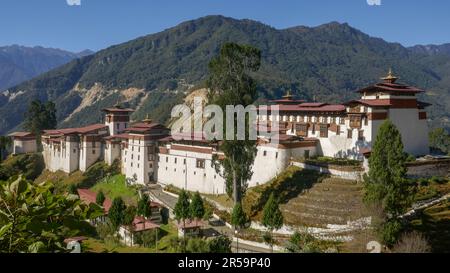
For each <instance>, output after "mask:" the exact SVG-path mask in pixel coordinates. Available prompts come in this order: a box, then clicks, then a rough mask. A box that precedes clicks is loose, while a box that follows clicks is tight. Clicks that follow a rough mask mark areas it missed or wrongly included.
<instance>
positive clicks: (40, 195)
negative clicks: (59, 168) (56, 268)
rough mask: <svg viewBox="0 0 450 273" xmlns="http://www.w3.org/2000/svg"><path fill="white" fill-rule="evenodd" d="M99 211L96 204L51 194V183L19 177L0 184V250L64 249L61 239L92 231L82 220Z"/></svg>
mask: <svg viewBox="0 0 450 273" xmlns="http://www.w3.org/2000/svg"><path fill="white" fill-rule="evenodd" d="M102 214H103V210H102V209H101V208H100V207H99V206H98V205H96V204H91V205H89V206H87V205H85V204H83V203H82V201H81V200H79V199H76V198H69V197H68V196H66V195H62V194H55V192H54V185H53V184H51V183H42V184H39V185H36V184H33V183H31V182H29V181H26V180H24V179H22V177H19V178H18V179H17V180H15V181H13V182H10V183H3V184H2V185H1V186H0V252H8V253H17V252H66V251H67V250H66V245H65V244H64V240H65V239H66V238H68V237H73V236H81V235H88V236H89V235H92V227H91V226H90V224H89V223H88V222H87V221H85V220H87V219H95V218H97V217H99V216H101V215H102ZM94 232H95V231H94Z"/></svg>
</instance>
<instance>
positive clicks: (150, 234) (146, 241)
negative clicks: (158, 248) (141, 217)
mask: <svg viewBox="0 0 450 273" xmlns="http://www.w3.org/2000/svg"><path fill="white" fill-rule="evenodd" d="M156 232H157V230H146V231H142V232H139V233H137V234H136V235H134V238H135V242H136V243H137V244H139V245H142V246H144V247H151V246H152V245H154V244H156V238H157V235H156Z"/></svg>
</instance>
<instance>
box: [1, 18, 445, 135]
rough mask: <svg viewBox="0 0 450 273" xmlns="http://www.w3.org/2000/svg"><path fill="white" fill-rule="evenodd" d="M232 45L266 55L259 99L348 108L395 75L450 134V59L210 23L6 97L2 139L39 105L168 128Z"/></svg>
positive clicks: (94, 60) (344, 32)
mask: <svg viewBox="0 0 450 273" xmlns="http://www.w3.org/2000/svg"><path fill="white" fill-rule="evenodd" d="M225 42H238V43H245V44H251V45H254V46H256V47H258V48H260V49H261V51H262V57H263V63H262V67H261V69H260V71H259V72H258V73H256V74H255V77H256V78H257V79H258V80H259V92H260V100H261V101H263V100H264V99H266V98H273V97H278V96H280V95H281V94H283V93H284V92H285V90H286V89H292V90H293V93H294V94H296V95H297V96H298V97H299V98H302V99H306V100H310V101H311V100H317V101H319V100H320V101H329V102H344V101H346V100H349V99H352V98H355V97H357V94H355V92H354V91H356V90H357V89H359V88H362V87H365V86H367V85H369V84H372V83H374V82H378V81H379V78H380V77H382V76H384V75H385V74H386V73H387V70H388V69H389V67H392V68H393V70H394V72H395V74H397V75H398V76H400V77H401V80H400V82H404V83H408V84H411V85H416V86H418V87H421V88H424V89H427V90H428V93H427V94H425V95H422V96H423V97H422V99H423V100H425V101H427V102H430V103H433V106H432V107H431V108H430V109H429V110H430V112H431V117H432V119H433V121H432V123H433V125H434V126H446V127H450V121H449V119H450V114H449V113H450V111H449V110H450V54H446V53H444V52H438V53H436V54H430V53H429V52H427V51H426V50H425V51H424V50H419V49H418V48H405V47H403V46H402V45H400V44H397V43H388V42H385V41H384V40H382V39H379V38H372V37H370V36H368V35H366V34H364V33H362V32H361V31H359V30H356V29H354V28H352V27H350V26H349V25H348V24H340V23H336V22H332V23H329V24H325V25H321V26H318V27H313V28H309V27H294V28H289V29H282V30H279V29H275V28H273V27H270V26H267V25H264V24H262V23H259V22H255V21H251V20H235V19H232V18H226V17H222V16H207V17H203V18H200V19H197V20H193V21H188V22H185V23H182V24H180V25H178V26H176V27H174V28H170V29H167V30H165V31H162V32H160V33H156V34H152V35H148V36H145V37H141V38H138V39H135V40H132V41H129V42H126V43H123V44H120V45H116V46H112V47H110V48H107V49H104V50H102V51H99V52H97V53H96V54H93V55H89V56H86V57H83V58H81V59H77V60H74V61H72V62H70V63H69V64H66V65H64V66H62V67H59V68H57V69H55V70H52V71H50V72H48V73H46V74H44V75H41V76H39V77H37V78H35V79H33V80H30V81H28V82H25V83H23V84H20V85H19V86H16V87H14V88H11V89H10V92H9V93H4V94H3V95H1V94H0V133H6V132H8V131H10V130H13V129H16V128H17V126H18V125H20V123H21V122H22V120H23V116H22V114H21V113H23V112H24V111H25V110H26V107H27V105H28V104H29V102H30V101H31V100H33V99H41V100H53V101H55V102H56V105H57V107H58V120H59V126H61V127H67V126H79V125H83V124H88V123H92V122H99V121H100V120H101V112H100V109H101V108H103V107H106V106H111V105H114V104H116V103H117V102H122V103H123V104H124V105H127V106H129V107H134V108H136V109H137V112H136V113H135V114H134V118H142V117H144V116H145V115H146V114H147V113H149V114H150V115H151V116H152V118H154V119H157V120H160V121H165V120H166V119H167V117H168V115H169V114H170V110H171V106H172V105H174V104H175V103H177V102H179V101H181V100H182V99H183V97H184V96H185V94H186V93H187V91H188V90H190V89H192V87H194V86H197V87H198V86H201V85H202V82H203V81H204V79H205V78H206V75H207V67H208V62H209V61H210V60H211V58H212V57H213V56H215V55H216V54H217V53H218V50H219V48H220V46H221V45H222V44H223V43H225Z"/></svg>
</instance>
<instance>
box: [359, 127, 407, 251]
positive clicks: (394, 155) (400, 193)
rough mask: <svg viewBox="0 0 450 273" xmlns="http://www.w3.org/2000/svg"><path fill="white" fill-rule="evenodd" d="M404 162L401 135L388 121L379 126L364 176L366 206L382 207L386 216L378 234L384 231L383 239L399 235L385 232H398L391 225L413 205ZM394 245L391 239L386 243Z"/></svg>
mask: <svg viewBox="0 0 450 273" xmlns="http://www.w3.org/2000/svg"><path fill="white" fill-rule="evenodd" d="M405 161H406V158H405V153H404V152H403V143H402V137H401V134H400V132H399V131H398V130H397V128H396V127H395V125H394V124H392V122H391V121H390V120H387V121H385V122H384V123H383V124H382V125H381V126H380V129H379V131H378V134H377V136H376V139H375V142H374V145H373V147H372V153H371V156H370V158H369V173H368V175H367V176H365V183H364V188H365V196H364V201H365V202H366V204H368V205H375V206H380V207H381V208H382V210H383V211H384V213H385V214H386V221H382V223H381V227H379V230H384V231H382V232H381V233H382V234H383V236H382V237H383V238H389V237H390V238H392V237H395V236H396V235H398V233H397V234H392V236H389V235H386V232H389V231H392V232H394V231H395V230H398V229H397V228H396V229H394V228H391V227H392V226H393V225H391V223H392V222H393V221H395V220H396V219H398V217H399V216H400V215H401V214H403V213H404V212H405V211H406V209H407V208H408V207H409V206H410V205H411V203H412V195H411V194H410V189H409V185H408V183H407V179H406V172H407V168H406V166H405ZM385 225H388V226H385ZM383 226H385V227H386V229H385V228H384V227H383ZM392 241H393V240H392V239H389V240H385V241H384V242H385V243H390V242H392Z"/></svg>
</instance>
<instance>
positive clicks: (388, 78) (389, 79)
mask: <svg viewBox="0 0 450 273" xmlns="http://www.w3.org/2000/svg"><path fill="white" fill-rule="evenodd" d="M381 79H382V80H384V81H385V82H388V83H395V81H396V80H398V77H396V76H394V73H393V72H392V68H389V72H388V75H387V76H386V77H384V78H381Z"/></svg>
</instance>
